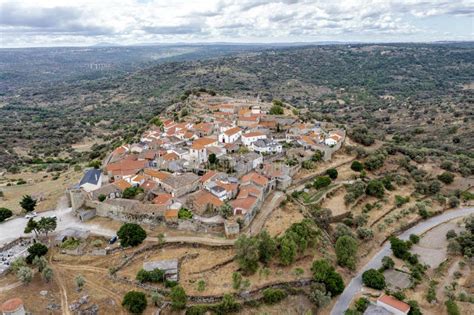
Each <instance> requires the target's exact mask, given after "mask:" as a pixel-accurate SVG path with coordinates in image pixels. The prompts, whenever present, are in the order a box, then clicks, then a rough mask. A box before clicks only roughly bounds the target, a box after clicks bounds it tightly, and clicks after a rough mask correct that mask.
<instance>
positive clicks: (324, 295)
mask: <svg viewBox="0 0 474 315" xmlns="http://www.w3.org/2000/svg"><path fill="white" fill-rule="evenodd" d="M309 299H310V300H311V301H312V302H313V303H314V304H315V305H316V307H317V308H322V307H325V306H327V305H328V304H329V303H331V293H329V292H327V290H326V286H325V285H324V284H322V283H315V284H313V285H311V291H310V292H309Z"/></svg>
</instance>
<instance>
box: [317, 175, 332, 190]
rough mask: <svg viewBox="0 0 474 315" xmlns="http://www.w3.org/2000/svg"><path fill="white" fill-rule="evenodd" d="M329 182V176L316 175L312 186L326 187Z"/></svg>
mask: <svg viewBox="0 0 474 315" xmlns="http://www.w3.org/2000/svg"><path fill="white" fill-rule="evenodd" d="M330 184H331V178H330V177H329V176H318V177H317V178H316V180H315V181H314V188H316V189H319V188H323V187H327V186H329V185H330Z"/></svg>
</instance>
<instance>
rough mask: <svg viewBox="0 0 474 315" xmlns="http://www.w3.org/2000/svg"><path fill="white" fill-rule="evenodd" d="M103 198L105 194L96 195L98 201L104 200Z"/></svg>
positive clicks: (105, 197)
mask: <svg viewBox="0 0 474 315" xmlns="http://www.w3.org/2000/svg"><path fill="white" fill-rule="evenodd" d="M105 199H107V196H106V195H104V194H100V195H99V196H98V197H97V200H99V201H100V202H102V201H105Z"/></svg>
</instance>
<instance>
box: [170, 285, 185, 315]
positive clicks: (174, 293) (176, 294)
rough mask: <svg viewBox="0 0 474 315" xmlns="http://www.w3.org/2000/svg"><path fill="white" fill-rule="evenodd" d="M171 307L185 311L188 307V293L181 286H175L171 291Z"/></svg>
mask: <svg viewBox="0 0 474 315" xmlns="http://www.w3.org/2000/svg"><path fill="white" fill-rule="evenodd" d="M170 297H171V307H172V308H173V309H175V310H180V309H184V308H185V307H186V299H187V297H186V292H184V289H183V288H182V287H181V286H175V287H174V288H172V289H171V293H170Z"/></svg>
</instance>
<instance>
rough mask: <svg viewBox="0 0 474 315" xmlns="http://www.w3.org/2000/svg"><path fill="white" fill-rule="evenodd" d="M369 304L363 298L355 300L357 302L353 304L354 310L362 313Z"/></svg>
mask: <svg viewBox="0 0 474 315" xmlns="http://www.w3.org/2000/svg"><path fill="white" fill-rule="evenodd" d="M369 304H370V301H369V300H368V299H366V298H365V297H361V298H359V299H357V301H356V302H355V308H356V310H358V311H359V312H361V313H364V312H365V310H366V309H367V307H368V306H369Z"/></svg>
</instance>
